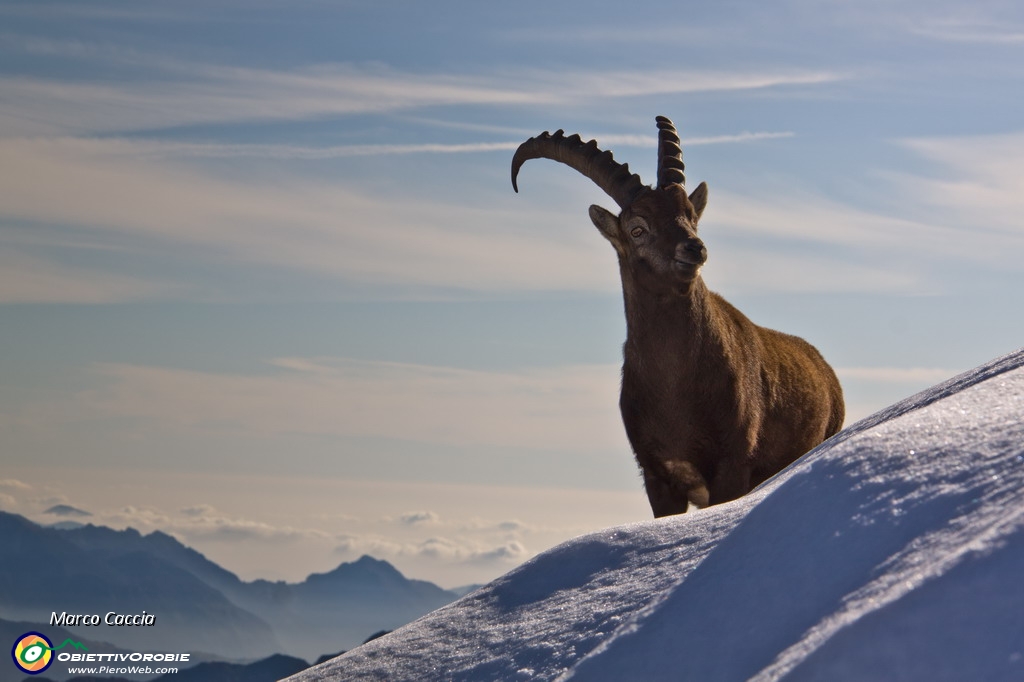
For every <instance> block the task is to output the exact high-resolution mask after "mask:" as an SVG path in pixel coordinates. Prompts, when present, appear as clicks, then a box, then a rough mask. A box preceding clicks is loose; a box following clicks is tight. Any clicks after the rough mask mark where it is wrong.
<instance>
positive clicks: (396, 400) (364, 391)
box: [77, 358, 628, 452]
mask: <svg viewBox="0 0 1024 682" xmlns="http://www.w3.org/2000/svg"><path fill="white" fill-rule="evenodd" d="M277 364H278V366H280V367H284V368H287V370H289V371H284V372H279V373H275V374H271V375H251V376H250V375H232V374H221V373H212V372H197V371H191V370H176V369H166V368H160V367H144V366H133V365H106V366H102V367H99V368H98V369H99V371H100V372H102V374H103V375H104V376H105V377H106V378H107V379H108V380H109V382H110V385H109V386H108V387H105V388H99V389H95V390H91V391H88V392H87V393H84V394H81V395H80V398H79V400H80V402H79V403H78V408H77V409H79V410H84V411H85V412H86V413H91V414H93V415H107V416H115V417H119V418H124V417H134V418H140V419H144V420H146V422H147V423H153V422H156V423H157V424H162V425H163V426H164V427H171V428H178V429H182V428H183V429H188V430H203V429H206V428H215V429H217V430H219V431H223V430H224V429H238V430H240V431H243V432H246V433H249V434H257V433H262V434H294V433H304V434H329V435H334V436H358V437H381V438H400V439H405V440H409V441H419V442H428V443H440V444H448V445H458V446H493V447H520V448H542V449H551V448H564V449H566V450H568V451H571V452H588V451H593V450H604V449H608V448H609V447H618V448H620V449H622V450H623V451H628V446H627V445H626V441H625V436H624V434H623V432H622V429H621V426H620V425H619V419H618V413H617V411H616V408H615V396H616V395H617V394H618V381H619V370H618V367H617V366H612V365H594V366H582V365H581V366H570V367H556V368H550V369H534V370H527V371H522V372H499V371H490V372H488V371H473V370H464V369H455V368H449V367H435V366H424V365H410V364H401V363H388V362H363V361H354V360H346V359H330V358H328V359H313V360H306V359H287V360H283V361H280V362H278V363H277Z"/></svg>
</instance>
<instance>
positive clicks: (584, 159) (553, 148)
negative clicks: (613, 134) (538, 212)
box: [512, 130, 647, 208]
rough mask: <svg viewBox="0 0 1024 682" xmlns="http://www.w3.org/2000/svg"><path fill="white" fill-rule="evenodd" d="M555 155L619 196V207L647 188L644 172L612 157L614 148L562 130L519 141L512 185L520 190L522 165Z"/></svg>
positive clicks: (627, 204)
mask: <svg viewBox="0 0 1024 682" xmlns="http://www.w3.org/2000/svg"><path fill="white" fill-rule="evenodd" d="M540 158H544V159H551V160H553V161H559V162H561V163H564V164H565V165H567V166H570V167H571V168H575V169H576V170H578V171H579V172H580V173H582V174H583V175H585V176H587V177H588V178H590V179H591V180H593V181H594V183H595V184H596V185H597V186H598V187H600V188H601V189H602V190H604V192H605V194H607V195H608V196H610V197H611V198H612V199H614V200H615V203H617V204H618V205H619V208H626V207H627V206H629V205H630V204H631V203H633V200H634V199H635V198H636V196H637V194H639V193H640V192H641V191H642V190H644V189H647V187H646V186H645V185H644V183H643V182H642V181H641V180H640V176H639V175H636V174H635V173H630V171H629V165H628V164H625V163H619V162H618V161H616V160H615V159H613V158H612V153H611V152H603V151H601V150H600V149H598V148H597V141H596V140H591V141H590V142H584V141H583V140H581V139H580V136H579V135H571V136H570V137H566V136H565V133H564V132H563V131H561V130H558V131H556V132H555V134H554V135H552V134H551V133H548V132H544V133H541V134H540V135H538V136H537V137H531V138H530V139H529V140H527V141H526V142H524V143H522V144H521V145H519V149H517V150H516V153H515V156H513V157H512V188H513V189H514V190H515V191H516V192H518V191H519V186H518V185H517V184H516V178H517V177H518V176H519V169H520V168H521V167H522V165H523V164H524V163H526V162H527V161H529V160H530V159H540Z"/></svg>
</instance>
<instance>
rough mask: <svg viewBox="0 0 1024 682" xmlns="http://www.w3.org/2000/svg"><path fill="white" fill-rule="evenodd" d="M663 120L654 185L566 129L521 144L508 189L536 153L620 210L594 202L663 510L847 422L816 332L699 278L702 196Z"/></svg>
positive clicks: (709, 498)
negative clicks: (615, 281)
mask: <svg viewBox="0 0 1024 682" xmlns="http://www.w3.org/2000/svg"><path fill="white" fill-rule="evenodd" d="M657 124H658V130H659V134H658V184H657V186H656V187H648V186H646V185H644V184H643V182H642V181H641V180H640V177H639V176H637V175H635V174H633V173H630V171H629V167H628V166H627V165H626V164H620V163H618V162H616V161H615V160H614V159H613V158H612V154H611V152H607V151H601V150H600V149H598V147H597V142H596V141H594V140H591V141H590V142H583V141H582V140H581V139H580V136H579V135H572V136H571V137H566V136H565V135H564V133H563V132H562V131H561V130H559V131H558V132H556V133H555V134H554V135H551V134H550V133H547V132H545V133H543V134H541V135H539V136H537V137H533V138H530V139H529V140H527V141H526V142H524V143H523V144H521V145H520V146H519V149H517V150H516V153H515V156H514V157H513V159H512V187H513V188H514V189H515V190H516V191H517V192H518V191H519V187H518V186H517V184H516V178H517V177H518V175H519V169H520V168H521V167H522V165H523V164H524V163H525V162H526V161H528V160H529V159H536V158H546V159H552V160H555V161H559V162H561V163H564V164H566V165H568V166H570V167H572V168H575V169H576V170H577V171H579V172H580V173H582V174H583V175H585V176H587V177H588V178H590V179H591V180H592V181H594V183H596V184H597V186H598V187H600V188H601V189H602V190H604V192H605V193H606V194H608V196H610V197H611V198H612V199H613V200H614V201H615V203H617V204H618V205H619V208H620V209H621V212H620V213H619V215H618V216H616V215H615V214H613V213H611V212H610V211H608V210H606V209H604V208H601V207H600V206H591V207H590V219H591V220H592V221H593V222H594V225H596V226H597V229H598V230H599V231H600V232H601V234H602V235H604V237H605V238H606V239H607V240H608V241H610V242H611V244H612V246H613V247H615V251H616V253H617V254H618V258H619V273H620V274H621V276H622V294H623V297H624V299H625V312H626V343H625V345H624V346H623V356H624V362H623V365H622V393H621V396H620V399H619V407H620V409H621V411H622V421H623V423H624V424H625V427H626V435H627V436H628V437H629V442H630V444H631V445H632V447H633V451H634V452H635V453H636V459H637V462H638V463H639V465H640V468H641V469H642V470H643V478H644V487H645V488H646V490H647V497H648V499H649V500H650V503H651V509H652V510H653V511H654V515H655V516H668V515H670V514H680V513H682V512H685V511H686V508H687V506H688V504H689V503H690V502H692V503H693V504H695V505H697V506H699V507H703V506H707V505H710V504H718V503H720V502H726V501H728V500H732V499H735V498H737V497H740V496H741V495H744V494H746V493H748V492H750V490H752V489H753V488H754V487H755V486H756V485H758V484H759V483H761V482H762V481H764V480H766V479H767V478H769V477H770V476H772V475H774V474H775V473H777V472H778V471H780V470H781V469H782V468H784V467H785V466H787V465H788V464H790V463H791V462H793V461H794V460H795V459H796V458H797V457H799V456H800V455H802V454H804V453H805V452H807V451H808V450H810V449H811V448H813V447H814V446H816V445H818V444H819V443H821V442H822V441H823V440H824V439H826V438H828V437H829V436H831V435H833V434H834V433H836V432H837V431H839V429H840V427H841V426H842V423H843V418H844V413H845V408H844V405H843V393H842V388H841V387H840V385H839V381H838V379H836V375H835V373H834V372H833V371H832V368H831V367H829V365H828V363H826V362H825V360H824V359H823V358H822V356H821V354H820V353H819V352H818V351H817V350H816V349H815V348H814V347H813V346H811V345H810V344H809V343H807V342H806V341H804V340H803V339H800V338H797V337H795V336H789V335H788V334H783V333H781V332H777V331H774V330H772V329H765V328H764V327H759V326H757V325H755V324H754V323H752V322H751V321H750V320H749V319H747V318H746V317H745V316H744V315H743V313H741V312H740V311H739V310H737V309H736V308H734V307H733V306H732V305H730V304H729V303H728V302H727V301H726V300H725V299H723V298H722V297H721V296H719V295H718V294H716V293H714V292H712V291H709V290H708V288H707V287H706V286H705V284H704V281H703V280H702V278H701V275H700V271H701V266H703V265H704V263H705V261H706V260H707V250H706V249H705V247H704V243H703V242H702V241H701V240H700V238H699V237H698V236H697V222H698V221H699V220H700V216H701V214H702V213H703V212H704V207H705V206H706V205H707V201H708V187H707V184H705V183H703V182H702V183H700V184H699V185H698V186H697V188H696V189H695V190H694V191H693V193H692V194H690V195H689V196H687V193H686V190H685V189H684V185H685V182H686V179H685V177H684V175H683V169H684V166H683V159H682V149H681V148H680V146H679V136H678V135H677V134H676V129H675V126H674V125H673V124H672V122H671V121H670V120H668V119H667V118H665V117H663V116H659V117H658V118H657Z"/></svg>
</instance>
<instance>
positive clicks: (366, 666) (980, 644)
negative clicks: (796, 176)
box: [289, 349, 1024, 682]
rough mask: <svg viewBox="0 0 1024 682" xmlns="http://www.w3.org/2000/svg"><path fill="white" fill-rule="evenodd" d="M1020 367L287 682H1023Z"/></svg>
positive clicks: (550, 555) (548, 564) (590, 542)
mask: <svg viewBox="0 0 1024 682" xmlns="http://www.w3.org/2000/svg"><path fill="white" fill-rule="evenodd" d="M1022 365H1024V349H1022V350H1021V351H1018V352H1016V353H1013V354H1011V355H1008V356H1006V357H1003V358H1000V359H998V360H995V361H993V362H991V363H989V364H987V365H984V366H982V367H979V368H977V369H975V370H973V371H971V372H968V373H966V374H963V375H961V376H959V377H956V378H955V379H952V380H950V381H948V382H946V383H944V384H941V385H939V386H936V387H934V388H932V389H929V390H928V391H925V392H923V393H921V394H918V395H917V396H914V397H912V398H909V399H907V400H905V401H903V402H901V403H898V404H896V405H894V406H892V407H890V408H889V409H887V410H884V411H882V412H880V413H879V414H877V415H875V416H873V417H870V418H868V419H866V420H864V421H862V422H860V423H858V424H856V425H854V426H852V427H851V428H849V429H847V430H845V431H843V432H842V433H840V434H838V435H837V436H836V437H834V438H832V439H831V440H829V441H828V442H826V443H824V444H822V445H821V446H820V447H818V448H817V449H815V450H814V451H812V452H811V453H809V454H807V455H806V456H805V457H803V458H802V459H800V460H799V461H798V462H796V463H794V464H793V465H792V466H790V467H789V468H788V469H786V470H785V471H783V472H782V473H781V474H779V475H778V476H776V477H775V478H773V479H772V480H770V481H768V482H767V483H765V484H764V485H763V486H761V487H760V488H758V489H757V490H756V491H754V492H753V493H751V494H750V495H747V496H746V497H744V498H742V499H740V500H737V501H735V502H732V503H729V504H725V505H719V506H716V507H711V508H709V509H706V510H701V511H697V512H695V513H694V512H691V513H687V514H685V515H681V516H676V517H671V518H668V519H661V520H655V521H650V522H645V523H639V524H633V525H628V526H622V527H618V528H611V529H608V530H606V531H603V532H600V533H595V534H592V535H588V536H584V537H580V538H577V539H575V540H572V541H570V542H567V543H565V544H563V545H560V546H558V547H556V548H554V549H552V550H550V551H548V552H546V553H544V554H541V555H539V556H537V557H536V558H534V559H533V560H531V561H529V562H527V563H526V564H524V565H523V566H521V567H519V568H517V569H516V570H514V571H512V572H511V573H508V574H507V575H505V576H503V577H501V578H499V579H498V580H496V581H494V582H493V583H491V584H489V585H487V586H485V587H483V588H481V589H480V590H478V591H476V592H474V593H473V594H470V595H467V596H466V597H464V598H463V599H460V600H459V601H457V602H455V603H453V604H451V605H449V606H447V607H444V608H442V609H439V610H438V611H434V612H433V613H431V614H428V615H427V616H424V617H423V618H421V619H419V620H417V621H415V622H414V623H411V624H410V625H408V626H406V627H404V628H402V629H400V630H397V631H395V632H394V633H392V634H391V635H388V636H386V637H383V638H381V639H378V640H375V641H373V642H370V643H368V644H366V645H364V646H361V647H359V648H357V649H355V650H353V651H350V652H349V653H347V654H345V655H343V656H339V657H338V658H335V659H333V660H331V661H327V662H326V663H323V664H321V665H319V666H316V667H314V668H310V669H309V670H307V671H304V672H302V673H299V674H297V675H295V676H293V677H291V678H289V679H290V680H294V681H296V682H298V681H303V682H310V681H313V680H317V681H326V680H348V679H359V680H389V681H394V680H431V679H437V680H440V679H444V680H517V679H522V680H535V679H539V680H552V679H557V680H574V681H576V680H608V681H612V680H614V681H616V682H618V681H622V680H701V681H702V682H707V681H714V680H722V681H729V682H732V681H735V680H758V681H763V680H778V679H784V680H830V681H832V682H842V681H844V680H857V681H861V680H927V681H929V682H935V681H941V680H950V681H954V680H955V681H957V682H963V681H965V680H985V681H986V682H988V681H993V680H1024V582H1022V580H1024V424H1022V421H1024V420H1022V416H1024V367H1022Z"/></svg>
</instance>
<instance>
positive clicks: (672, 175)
mask: <svg viewBox="0 0 1024 682" xmlns="http://www.w3.org/2000/svg"><path fill="white" fill-rule="evenodd" d="M654 120H655V121H656V122H657V123H658V189H664V188H665V187H668V186H669V185H685V184H686V176H685V175H683V169H684V168H686V166H684V165H683V150H682V148H681V147H680V146H679V134H678V133H677V132H676V127H675V125H673V124H672V121H670V120H669V119H667V118H666V117H664V116H658V117H657V118H655V119H654Z"/></svg>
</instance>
